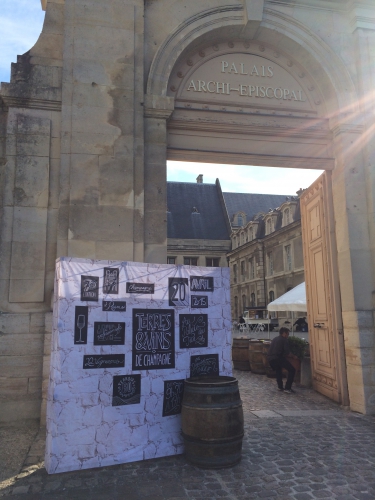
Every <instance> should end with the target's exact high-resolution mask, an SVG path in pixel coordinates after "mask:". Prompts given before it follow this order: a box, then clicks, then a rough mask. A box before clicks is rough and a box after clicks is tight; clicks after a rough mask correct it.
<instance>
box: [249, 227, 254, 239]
mask: <svg viewBox="0 0 375 500" xmlns="http://www.w3.org/2000/svg"><path fill="white" fill-rule="evenodd" d="M253 239H254V228H253V227H251V228H250V231H249V240H250V241H253Z"/></svg>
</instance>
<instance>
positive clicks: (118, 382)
mask: <svg viewBox="0 0 375 500" xmlns="http://www.w3.org/2000/svg"><path fill="white" fill-rule="evenodd" d="M140 402H141V376H140V375H115V376H114V377H113V396H112V406H123V405H136V404H139V403H140Z"/></svg>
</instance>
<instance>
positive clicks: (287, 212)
mask: <svg viewBox="0 0 375 500" xmlns="http://www.w3.org/2000/svg"><path fill="white" fill-rule="evenodd" d="M283 218H284V226H287V225H288V224H290V210H289V208H286V209H285V210H284V217H283Z"/></svg>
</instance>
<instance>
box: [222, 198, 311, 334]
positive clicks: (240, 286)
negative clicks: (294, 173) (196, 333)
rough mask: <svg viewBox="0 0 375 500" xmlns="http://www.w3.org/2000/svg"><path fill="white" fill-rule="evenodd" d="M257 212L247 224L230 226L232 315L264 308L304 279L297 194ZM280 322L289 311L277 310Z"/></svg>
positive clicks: (236, 316)
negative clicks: (264, 210)
mask: <svg viewBox="0 0 375 500" xmlns="http://www.w3.org/2000/svg"><path fill="white" fill-rule="evenodd" d="M282 199H283V202H282V203H281V204H280V205H279V206H278V207H277V208H274V209H272V208H271V209H269V210H268V211H267V212H258V213H257V214H256V215H255V216H253V217H251V219H250V221H249V222H248V223H247V224H244V225H243V226H242V227H236V228H233V231H232V233H231V239H232V250H231V251H230V252H229V253H228V260H229V265H230V267H231V270H232V272H231V298H232V318H233V319H234V320H237V319H238V317H239V315H240V314H243V313H244V311H245V310H247V309H252V308H255V307H257V308H266V307H267V304H268V303H269V302H272V301H273V300H275V299H276V298H278V297H280V296H281V295H283V294H284V293H285V292H287V291H288V290H291V289H292V288H294V287H295V286H297V285H299V284H300V283H302V282H303V281H304V264H303V251H302V228H301V214H300V204H299V198H298V197H293V196H288V197H285V196H283V197H282ZM278 315H279V318H278V319H279V326H282V324H283V322H285V321H288V320H289V316H290V314H288V313H285V314H280V313H279V314H278Z"/></svg>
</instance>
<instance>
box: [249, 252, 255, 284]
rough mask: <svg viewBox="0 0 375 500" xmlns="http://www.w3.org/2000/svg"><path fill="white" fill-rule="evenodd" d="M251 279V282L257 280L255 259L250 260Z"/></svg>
mask: <svg viewBox="0 0 375 500" xmlns="http://www.w3.org/2000/svg"><path fill="white" fill-rule="evenodd" d="M249 278H250V279H251V280H253V279H254V278H255V261H254V258H253V257H252V258H251V259H249Z"/></svg>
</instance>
